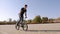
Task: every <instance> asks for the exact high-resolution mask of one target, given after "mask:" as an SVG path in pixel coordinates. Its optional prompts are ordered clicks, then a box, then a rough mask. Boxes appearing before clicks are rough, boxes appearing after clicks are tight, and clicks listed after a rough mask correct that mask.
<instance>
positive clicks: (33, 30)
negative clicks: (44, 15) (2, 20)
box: [0, 23, 60, 34]
mask: <svg viewBox="0 0 60 34" xmlns="http://www.w3.org/2000/svg"><path fill="white" fill-rule="evenodd" d="M28 26H29V27H28V31H23V30H22V28H20V30H16V29H15V25H0V34H60V23H55V24H28Z"/></svg>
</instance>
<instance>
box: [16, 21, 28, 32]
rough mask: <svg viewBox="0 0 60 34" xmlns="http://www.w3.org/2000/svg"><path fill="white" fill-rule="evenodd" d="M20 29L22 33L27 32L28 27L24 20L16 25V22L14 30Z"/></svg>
mask: <svg viewBox="0 0 60 34" xmlns="http://www.w3.org/2000/svg"><path fill="white" fill-rule="evenodd" d="M20 27H22V29H23V30H24V31H27V30H28V25H27V23H26V21H25V20H24V21H23V22H22V21H20V23H19V24H18V22H16V25H15V28H16V29H17V30H19V29H20Z"/></svg>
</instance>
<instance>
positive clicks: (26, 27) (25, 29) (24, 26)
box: [23, 23, 28, 31]
mask: <svg viewBox="0 0 60 34" xmlns="http://www.w3.org/2000/svg"><path fill="white" fill-rule="evenodd" d="M23 30H24V31H27V30H28V25H27V23H24V25H23Z"/></svg>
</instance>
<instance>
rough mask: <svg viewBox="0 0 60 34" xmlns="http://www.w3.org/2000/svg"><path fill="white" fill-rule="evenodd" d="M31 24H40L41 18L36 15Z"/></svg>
mask: <svg viewBox="0 0 60 34" xmlns="http://www.w3.org/2000/svg"><path fill="white" fill-rule="evenodd" d="M33 23H41V17H40V16H39V15H38V16H36V17H35V18H34V19H33Z"/></svg>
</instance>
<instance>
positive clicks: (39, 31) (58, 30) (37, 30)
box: [27, 30, 60, 32]
mask: <svg viewBox="0 0 60 34" xmlns="http://www.w3.org/2000/svg"><path fill="white" fill-rule="evenodd" d="M27 32H60V30H27Z"/></svg>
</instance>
